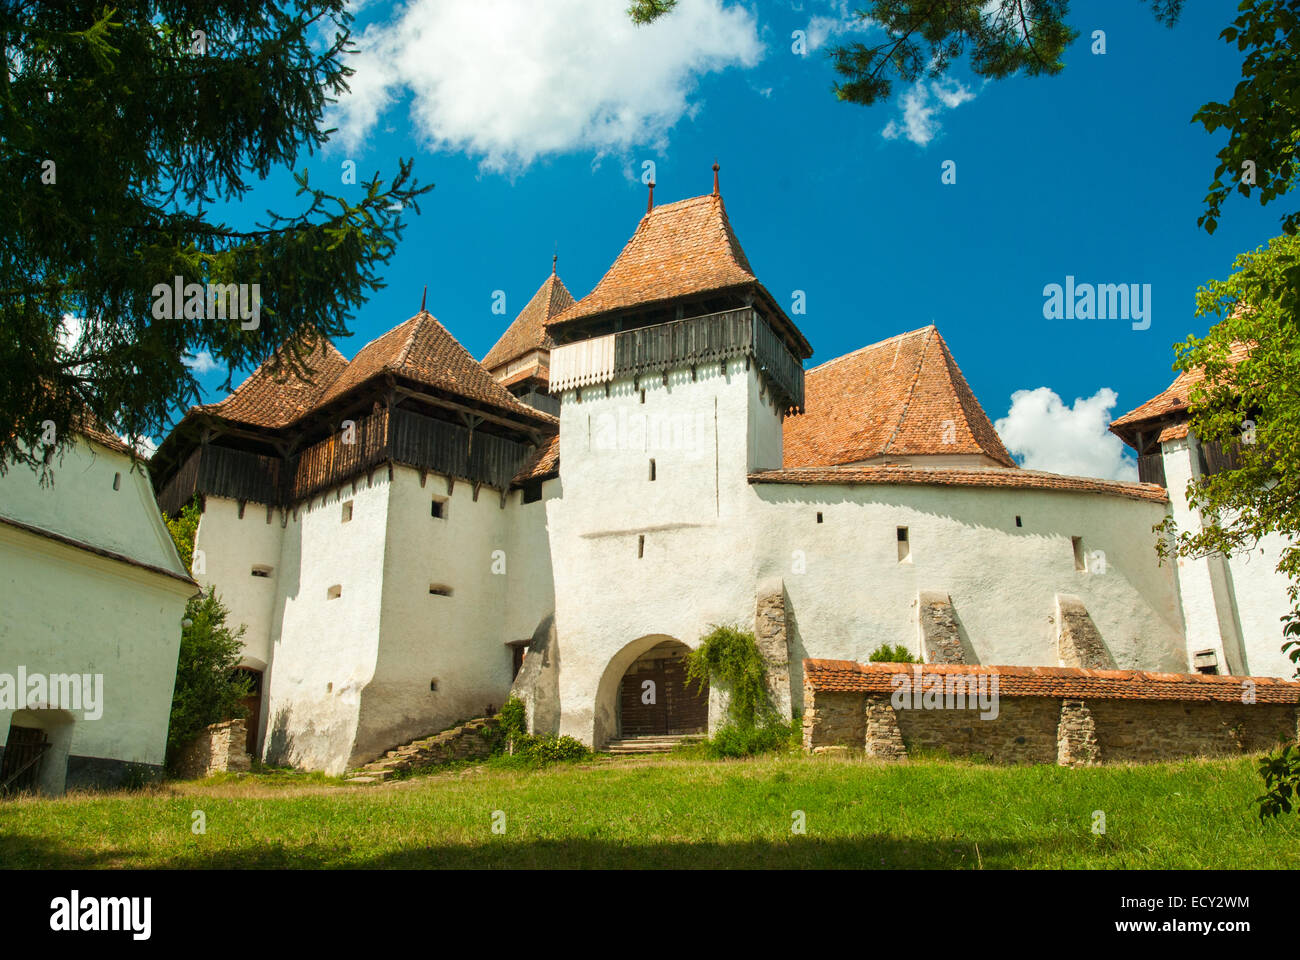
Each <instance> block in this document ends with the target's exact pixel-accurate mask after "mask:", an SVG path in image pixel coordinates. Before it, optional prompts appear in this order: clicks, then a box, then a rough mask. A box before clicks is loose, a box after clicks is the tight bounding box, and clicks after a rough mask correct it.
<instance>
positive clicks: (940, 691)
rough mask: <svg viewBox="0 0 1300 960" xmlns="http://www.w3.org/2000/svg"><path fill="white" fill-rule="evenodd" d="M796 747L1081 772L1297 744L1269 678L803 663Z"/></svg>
mask: <svg viewBox="0 0 1300 960" xmlns="http://www.w3.org/2000/svg"><path fill="white" fill-rule="evenodd" d="M803 667H804V720H803V724H804V727H803V732H804V748H805V749H806V750H809V751H810V752H813V753H823V752H836V753H840V752H844V751H845V750H851V751H860V752H862V753H865V754H866V755H868V756H873V757H882V758H886V759H901V758H903V757H906V756H908V755H909V754H910V753H914V752H916V751H923V750H943V751H947V752H948V753H950V754H953V755H954V756H971V755H974V756H981V757H985V758H987V759H989V760H993V761H996V762H1002V763H1057V764H1061V765H1064V766H1085V765H1089V764H1095V763H1103V762H1121V763H1122V762H1129V763H1145V762H1154V761H1160V760H1173V759H1178V758H1182V757H1192V756H1215V755H1233V754H1241V753H1252V752H1257V751H1265V750H1269V749H1271V748H1273V747H1274V746H1276V745H1277V743H1278V741H1279V740H1281V739H1290V740H1294V739H1296V738H1297V736H1300V683H1295V682H1292V681H1287V680H1277V679H1274V678H1271V677H1220V676H1205V675H1201V674H1165V673H1144V672H1141V671H1134V670H1086V669H1080V668H1067V667H975V666H963V665H948V664H933V665H931V664H927V665H925V666H924V667H922V666H920V665H912V664H898V663H877V664H859V663H853V662H851V661H846V660H805V661H804V664H803Z"/></svg>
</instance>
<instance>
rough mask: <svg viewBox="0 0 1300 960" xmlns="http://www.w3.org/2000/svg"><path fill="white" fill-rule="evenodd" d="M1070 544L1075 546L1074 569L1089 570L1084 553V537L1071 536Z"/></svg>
mask: <svg viewBox="0 0 1300 960" xmlns="http://www.w3.org/2000/svg"><path fill="white" fill-rule="evenodd" d="M1070 546H1071V547H1073V548H1074V569H1076V570H1080V571H1082V570H1087V569H1088V563H1087V560H1086V558H1085V557H1084V555H1083V537H1071V538H1070Z"/></svg>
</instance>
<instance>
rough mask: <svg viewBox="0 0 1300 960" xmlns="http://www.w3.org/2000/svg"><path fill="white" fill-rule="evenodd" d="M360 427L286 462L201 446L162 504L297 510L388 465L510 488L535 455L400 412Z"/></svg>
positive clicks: (171, 510)
mask: <svg viewBox="0 0 1300 960" xmlns="http://www.w3.org/2000/svg"><path fill="white" fill-rule="evenodd" d="M355 428H356V432H355V435H353V436H352V437H351V439H352V442H351V443H345V442H344V436H343V434H342V433H341V432H335V433H332V434H330V435H329V436H327V437H325V438H323V439H321V440H319V441H317V442H316V443H314V444H312V445H311V446H309V447H306V448H304V449H303V450H301V451H299V452H298V453H297V454H295V455H292V456H290V457H289V458H288V459H287V460H286V459H283V458H280V457H270V456H259V455H257V454H253V453H248V452H246V451H243V450H236V449H234V448H231V447H222V446H217V445H215V444H207V445H205V446H201V447H199V448H198V449H197V450H195V451H194V452H193V453H192V454H191V455H190V457H189V459H188V460H186V461H185V463H184V464H183V465H182V466H181V468H180V470H178V471H177V472H176V474H175V475H174V476H173V477H172V478H171V480H170V481H169V482H168V483H167V485H166V486H165V487H164V488H163V489H162V490H161V491H159V494H158V504H159V506H160V507H162V509H163V510H164V511H165V512H166V513H168V514H176V513H179V512H180V509H181V507H183V506H184V505H185V504H186V503H188V502H189V501H190V499H191V498H193V497H194V496H195V495H196V494H204V495H210V496H217V497H227V498H229V499H231V500H241V501H249V502H253V503H262V504H267V505H269V506H281V507H284V506H291V505H293V504H295V503H300V502H302V501H303V500H306V499H308V498H309V497H312V496H315V495H316V494H318V493H320V492H321V491H322V490H328V489H329V488H330V487H333V486H337V485H338V484H340V483H343V482H344V481H345V480H349V479H351V478H353V477H355V476H357V475H358V474H360V473H363V472H365V471H367V470H370V469H372V468H374V467H376V466H378V465H379V464H382V463H386V462H390V461H391V462H393V463H402V464H406V465H407V466H412V467H416V468H419V469H424V470H432V471H434V472H436V473H441V474H444V475H446V476H450V477H454V478H456V479H459V480H467V481H469V482H470V483H481V484H484V485H486V486H489V487H493V488H495V489H497V490H502V491H504V490H508V489H509V488H510V482H511V480H513V479H514V476H515V474H516V473H517V472H518V471H519V468H520V467H521V466H522V465H523V463H524V460H525V459H526V458H527V457H528V455H529V453H530V452H531V448H530V447H529V446H528V445H527V444H523V443H517V442H515V441H513V440H508V439H506V438H504V437H498V436H495V435H492V434H487V433H483V432H481V431H471V430H469V429H468V428H467V427H463V426H460V425H458V424H455V423H449V422H447V421H444V420H436V419H434V418H432V417H426V416H422V415H421V414H418V413H413V412H411V411H409V410H402V409H394V410H393V411H392V413H391V416H390V414H389V411H388V410H386V409H381V410H378V411H376V412H375V413H372V414H370V415H369V416H364V417H357V418H356V420H355Z"/></svg>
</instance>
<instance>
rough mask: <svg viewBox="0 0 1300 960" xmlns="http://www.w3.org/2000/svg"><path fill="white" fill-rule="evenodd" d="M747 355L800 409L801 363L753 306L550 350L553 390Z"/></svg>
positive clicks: (784, 400) (779, 393)
mask: <svg viewBox="0 0 1300 960" xmlns="http://www.w3.org/2000/svg"><path fill="white" fill-rule="evenodd" d="M733 357H749V358H750V359H752V360H753V361H754V362H755V363H756V364H757V365H758V369H759V371H760V373H761V374H762V375H763V376H764V378H765V379H766V380H767V381H768V386H769V388H770V389H771V390H772V391H773V393H774V394H775V395H776V397H777V398H778V401H779V402H780V403H781V404H782V405H783V406H785V407H789V408H794V409H797V410H802V409H803V405H804V371H803V364H802V363H800V362H799V360H798V359H797V358H796V357H795V355H794V354H793V353H791V352H790V349H789V348H788V347H787V346H786V345H785V343H784V341H782V340H781V338H780V337H778V336H777V335H776V333H774V332H773V330H772V328H771V327H769V326H768V325H767V323H766V321H764V320H763V319H762V317H760V316H759V314H758V312H757V311H756V310H754V309H753V308H752V307H741V308H739V309H735V310H724V311H722V312H721V313H710V314H705V315H703V316H699V317H687V318H685V319H682V320H673V321H670V322H668V323H659V324H654V325H653V326H648V327H638V328H637V329H635V330H625V331H622V332H619V333H612V334H607V335H606V336H603V337H592V338H590V339H587V340H579V341H578V342H576V343H569V344H565V345H563V346H559V347H556V348H555V349H554V350H552V351H551V380H550V389H551V392H552V393H562V392H563V391H565V390H572V389H575V388H578V387H584V386H589V385H594V384H599V383H608V382H609V381H611V380H615V379H621V378H624V377H637V376H642V375H645V374H656V373H666V372H667V371H669V370H674V369H681V368H683V367H692V366H694V365H696V364H703V363H715V362H719V361H722V360H728V359H731V358H733Z"/></svg>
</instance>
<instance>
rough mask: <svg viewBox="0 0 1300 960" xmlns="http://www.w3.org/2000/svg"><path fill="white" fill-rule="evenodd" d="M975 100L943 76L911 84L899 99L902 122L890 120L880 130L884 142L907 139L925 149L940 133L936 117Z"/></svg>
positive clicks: (958, 84)
mask: <svg viewBox="0 0 1300 960" xmlns="http://www.w3.org/2000/svg"><path fill="white" fill-rule="evenodd" d="M974 99H975V94H974V93H972V92H971V90H970V88H969V87H967V86H966V85H965V84H963V83H962V82H961V81H959V80H955V79H953V78H952V77H943V78H941V79H939V80H929V81H927V80H922V81H921V82H920V83H916V84H913V85H912V86H911V88H909V89H908V91H907V92H906V93H904V94H903V96H902V97H900V98H899V104H900V106H901V107H902V111H903V117H902V121H901V122H900V121H899V120H890V121H889V123H887V124H885V129H883V130H882V131H880V133H881V136H883V137H884V138H885V139H886V140H897V139H898V138H899V137H900V136H901V137H906V138H907V139H908V140H911V141H912V142H913V143H915V144H916V145H917V146H921V147H924V146H925V145H926V144H927V143H929V142H930V141H931V140H933V139H934V137H935V134H937V133H938V132H939V114H940V113H941V112H942V111H944V110H955V109H956V108H957V107H960V106H961V105H962V104H963V103H968V102H969V101H971V100H974Z"/></svg>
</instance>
